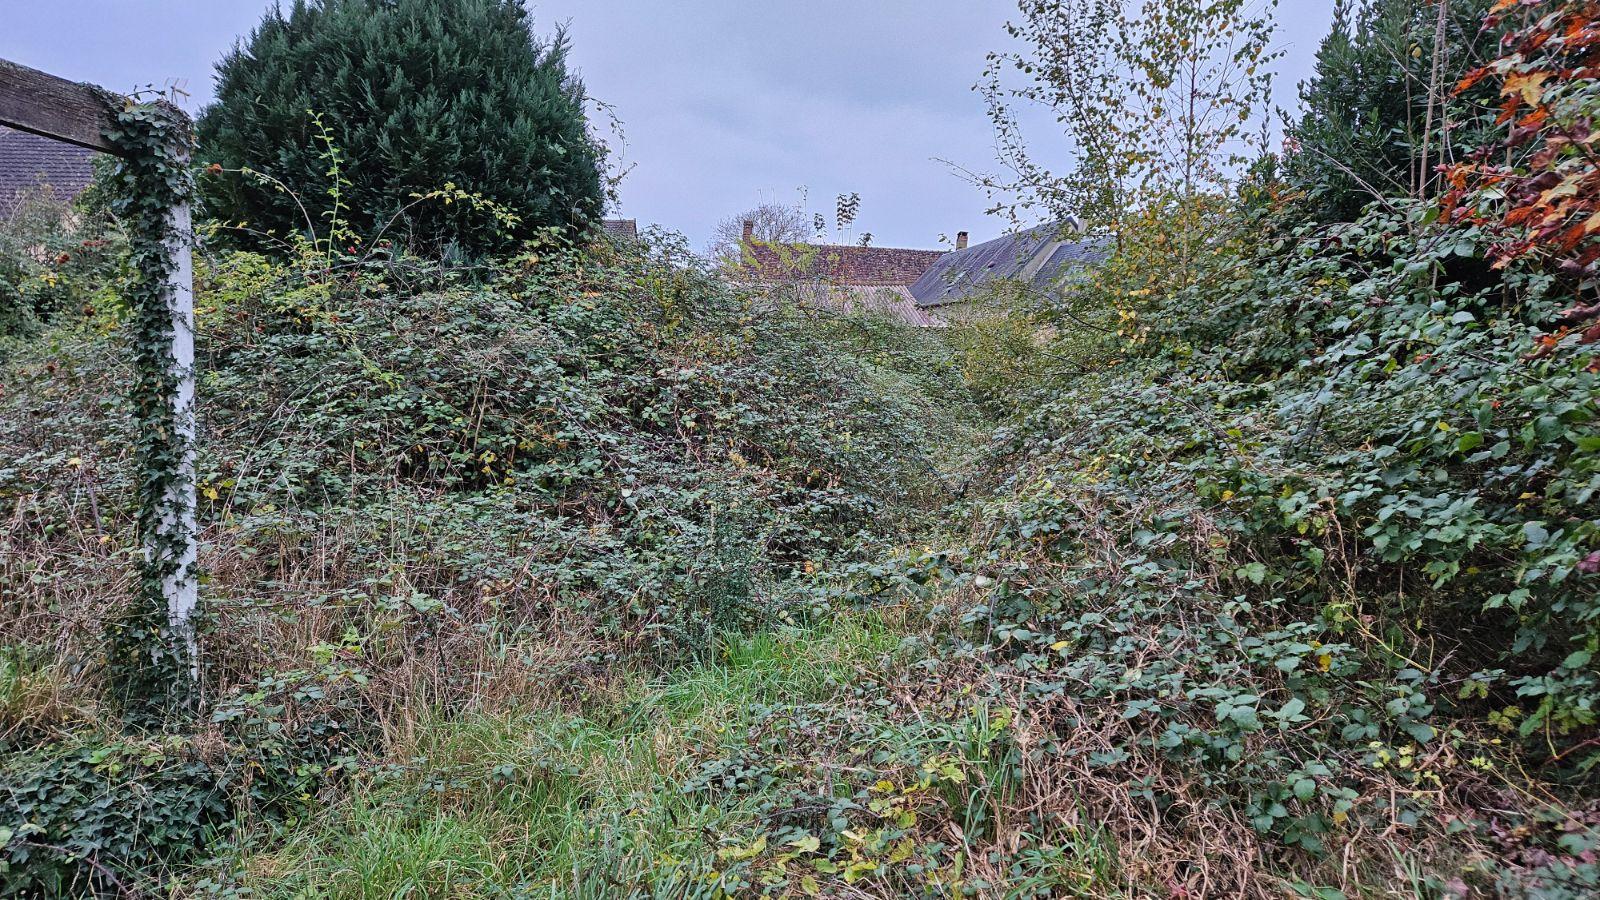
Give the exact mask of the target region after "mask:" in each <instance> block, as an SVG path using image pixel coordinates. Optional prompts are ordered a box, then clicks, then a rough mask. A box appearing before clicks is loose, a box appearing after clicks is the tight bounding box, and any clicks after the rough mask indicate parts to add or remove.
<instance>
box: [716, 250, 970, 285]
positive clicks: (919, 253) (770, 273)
mask: <svg viewBox="0 0 1600 900" xmlns="http://www.w3.org/2000/svg"><path fill="white" fill-rule="evenodd" d="M944 254H945V251H943V250H906V249H901V248H897V247H852V246H846V245H843V244H767V243H763V242H760V241H755V242H752V243H750V244H748V245H747V246H746V247H745V262H744V265H743V266H741V269H742V271H743V274H744V275H745V277H747V278H749V279H751V280H752V281H764V282H768V283H786V282H795V281H826V282H829V283H831V284H842V285H859V286H871V285H899V286H909V285H911V284H912V283H913V282H915V281H916V280H917V279H918V278H921V277H922V273H924V272H926V271H928V269H929V268H930V267H932V266H933V264H934V263H936V262H938V261H939V258H940V257H942V256H944Z"/></svg>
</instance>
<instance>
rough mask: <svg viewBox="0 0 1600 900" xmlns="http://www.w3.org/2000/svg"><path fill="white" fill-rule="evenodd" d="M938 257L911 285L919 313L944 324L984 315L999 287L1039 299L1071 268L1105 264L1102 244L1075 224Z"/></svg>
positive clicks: (962, 245) (961, 240) (961, 243)
mask: <svg viewBox="0 0 1600 900" xmlns="http://www.w3.org/2000/svg"><path fill="white" fill-rule="evenodd" d="M966 243H967V242H966V233H965V232H963V233H962V234H960V235H959V236H958V237H957V239H956V247H957V249H956V250H955V251H954V252H952V253H946V254H944V255H943V256H941V257H939V259H938V260H936V261H935V262H934V263H933V265H931V266H929V267H928V269H927V270H926V271H924V272H923V273H922V276H921V277H919V278H918V279H917V280H916V282H915V283H914V284H912V285H911V296H912V297H913V298H915V300H916V303H917V306H918V308H920V309H923V310H926V311H928V312H929V313H930V314H932V315H936V316H938V317H940V318H942V319H945V320H955V319H961V318H967V317H970V316H977V315H983V314H985V312H987V311H988V309H987V308H986V307H985V306H984V302H985V301H989V300H999V299H1003V298H1001V297H1000V296H998V294H997V293H996V289H997V288H1000V287H1001V286H1003V285H1009V286H1012V287H1015V288H1020V289H1022V290H1024V291H1028V292H1033V293H1037V294H1043V293H1047V292H1054V291H1057V290H1059V289H1060V287H1061V285H1062V283H1063V282H1064V281H1065V279H1066V278H1067V277H1068V276H1069V275H1070V274H1071V273H1072V272H1073V271H1074V270H1076V269H1081V268H1083V267H1085V266H1092V265H1097V264H1099V263H1100V262H1102V261H1104V260H1105V257H1106V250H1107V247H1106V243H1105V241H1104V240H1102V239H1099V238H1093V237H1086V236H1084V235H1083V229H1082V226H1081V225H1080V224H1079V223H1078V222H1076V221H1069V222H1065V223H1052V224H1047V225H1039V226H1037V227H1034V228H1030V229H1028V230H1026V231H1021V232H1017V233H1016V234H1008V235H1004V236H1002V237H998V238H995V239H994V240H992V241H986V242H984V243H982V244H978V245H976V246H972V247H968V246H966Z"/></svg>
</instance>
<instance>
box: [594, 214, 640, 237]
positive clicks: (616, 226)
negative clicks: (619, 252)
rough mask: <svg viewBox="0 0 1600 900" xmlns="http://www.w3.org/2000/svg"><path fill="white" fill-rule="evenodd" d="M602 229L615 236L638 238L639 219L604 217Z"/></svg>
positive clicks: (601, 222)
mask: <svg viewBox="0 0 1600 900" xmlns="http://www.w3.org/2000/svg"><path fill="white" fill-rule="evenodd" d="M600 230H602V231H604V232H605V233H606V234H609V235H611V236H612V237H615V238H630V239H632V238H637V237H639V220H638V219H602V220H601V221H600Z"/></svg>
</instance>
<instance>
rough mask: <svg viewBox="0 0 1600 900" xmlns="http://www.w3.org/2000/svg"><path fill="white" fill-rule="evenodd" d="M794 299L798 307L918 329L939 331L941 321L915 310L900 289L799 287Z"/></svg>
mask: <svg viewBox="0 0 1600 900" xmlns="http://www.w3.org/2000/svg"><path fill="white" fill-rule="evenodd" d="M794 299H796V300H798V301H799V302H800V304H801V305H802V306H812V307H816V308H822V309H831V310H837V311H839V312H845V313H851V312H870V313H874V314H877V315H880V316H887V317H889V318H891V319H899V320H900V321H902V322H905V323H906V324H908V325H916V326H918V327H920V328H942V327H944V326H945V325H946V324H948V323H946V322H945V320H944V319H942V318H940V317H939V316H937V315H935V314H934V313H932V312H930V311H928V310H926V309H923V308H921V307H919V306H917V301H916V298H914V297H912V296H911V290H910V289H909V288H907V287H905V286H904V285H835V284H820V283H819V284H799V285H795V286H794Z"/></svg>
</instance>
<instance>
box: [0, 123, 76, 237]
mask: <svg viewBox="0 0 1600 900" xmlns="http://www.w3.org/2000/svg"><path fill="white" fill-rule="evenodd" d="M93 159H94V151H93V150H85V149H84V148H82V147H77V146H74V145H72V144H64V143H62V142H60V141H53V140H51V139H49V138H42V137H39V136H38V135H33V134H28V133H27V132H25V131H16V130H13V129H10V128H6V127H4V126H0V218H3V217H5V216H9V215H11V213H12V212H13V211H14V210H15V209H16V207H17V204H18V202H19V201H20V200H21V199H22V197H23V196H24V195H26V194H28V193H31V192H32V191H34V190H36V189H39V188H46V189H48V190H49V191H50V192H51V194H52V195H53V196H55V197H56V198H57V199H59V200H61V201H62V202H67V201H70V200H72V199H73V198H75V197H77V196H78V195H79V194H80V193H82V192H83V189H84V188H86V187H88V186H89V182H90V181H93V180H94V163H93Z"/></svg>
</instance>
